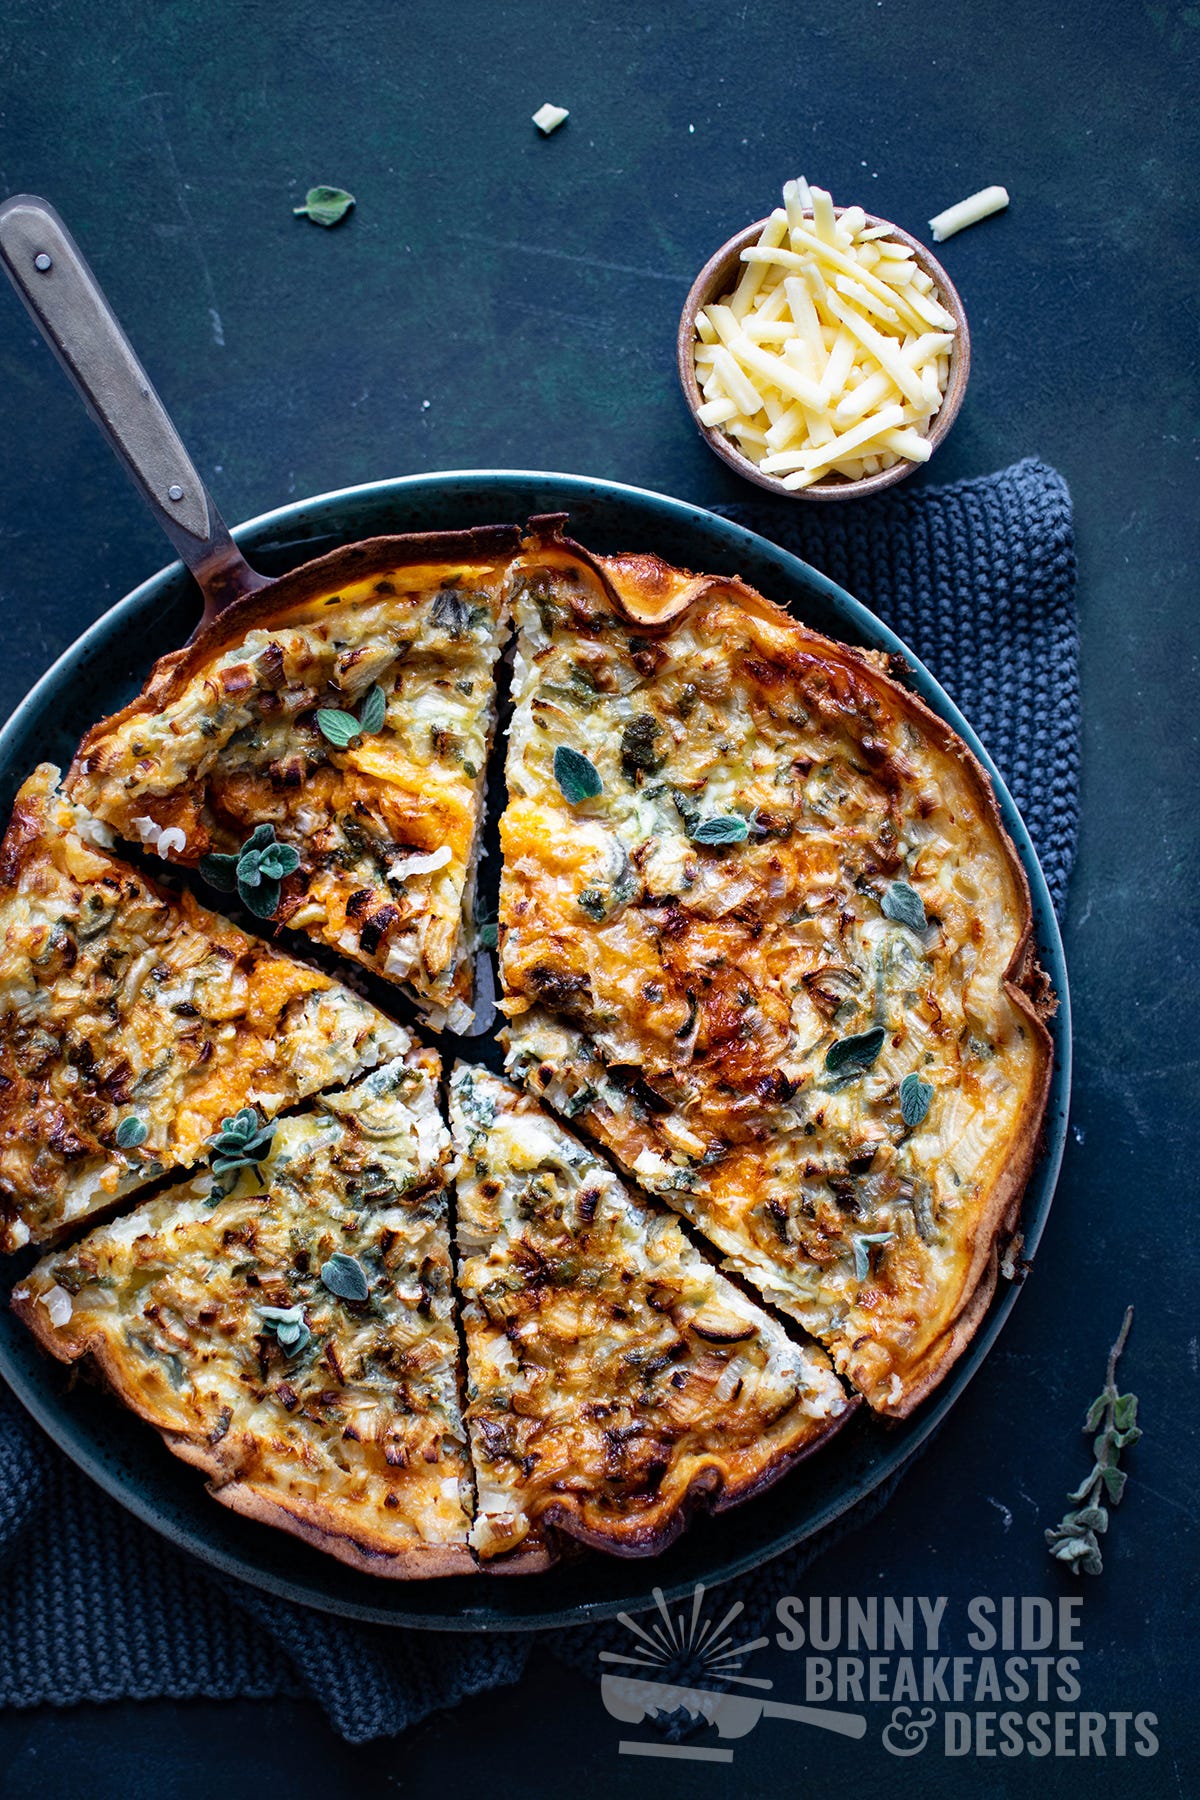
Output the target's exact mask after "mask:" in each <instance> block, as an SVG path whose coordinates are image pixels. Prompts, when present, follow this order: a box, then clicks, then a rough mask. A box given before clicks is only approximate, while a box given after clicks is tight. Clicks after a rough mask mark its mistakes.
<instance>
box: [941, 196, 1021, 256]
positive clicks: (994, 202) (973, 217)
mask: <svg viewBox="0 0 1200 1800" xmlns="http://www.w3.org/2000/svg"><path fill="white" fill-rule="evenodd" d="M1007 205H1008V189H1007V188H1002V187H986V188H980V190H979V192H978V193H977V194H971V195H970V196H969V198H968V199H966V200H960V201H959V202H958V205H957V206H948V207H947V208H946V210H945V212H940V213H938V214H937V215H936V217H934V218H932V219H930V221H929V229H930V231H932V233H933V241H934V243H935V244H944V243H945V241H946V239H947V238H948V237H953V236H954V234H955V232H956V231H963V230H965V229H966V227H967V226H968V225H978V223H979V221H980V219H990V218H991V216H992V214H993V213H997V212H1003V211H1004V208H1005V207H1006V206H1007Z"/></svg>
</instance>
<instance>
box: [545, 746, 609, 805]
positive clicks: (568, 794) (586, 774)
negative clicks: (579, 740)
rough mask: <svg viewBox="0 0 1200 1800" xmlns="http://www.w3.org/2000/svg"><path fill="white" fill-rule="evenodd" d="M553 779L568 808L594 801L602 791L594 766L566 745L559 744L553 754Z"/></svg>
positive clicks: (601, 783) (602, 785)
mask: <svg viewBox="0 0 1200 1800" xmlns="http://www.w3.org/2000/svg"><path fill="white" fill-rule="evenodd" d="M554 779H555V781H557V783H558V785H559V788H560V790H561V792H562V797H563V799H564V800H565V801H567V803H568V805H570V806H578V805H579V803H580V801H582V800H594V799H595V798H596V795H597V794H601V793H603V791H604V783H603V782H602V781H601V779H600V776H599V774H598V773H597V771H596V766H595V764H594V763H592V762H589V760H588V758H587V757H586V756H583V755H581V754H580V752H579V751H578V750H572V749H571V748H570V746H569V745H567V744H560V745H559V746H558V749H557V750H556V751H555V752H554Z"/></svg>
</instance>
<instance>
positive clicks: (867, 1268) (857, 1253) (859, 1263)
mask: <svg viewBox="0 0 1200 1800" xmlns="http://www.w3.org/2000/svg"><path fill="white" fill-rule="evenodd" d="M895 1235H896V1234H895V1232H894V1231H864V1232H861V1233H860V1234H859V1235H858V1236H857V1237H856V1238H855V1239H854V1275H855V1279H856V1280H858V1281H866V1280H867V1279H868V1277H869V1276H870V1273H871V1245H872V1244H890V1243H891V1241H892V1239H893V1238H894V1237H895Z"/></svg>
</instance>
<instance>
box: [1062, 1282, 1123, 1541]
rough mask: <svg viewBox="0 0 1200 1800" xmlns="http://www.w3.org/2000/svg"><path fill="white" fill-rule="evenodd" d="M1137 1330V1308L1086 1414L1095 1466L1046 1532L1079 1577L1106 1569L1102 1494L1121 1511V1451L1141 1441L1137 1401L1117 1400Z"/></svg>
mask: <svg viewBox="0 0 1200 1800" xmlns="http://www.w3.org/2000/svg"><path fill="white" fill-rule="evenodd" d="M1132 1324H1133V1308H1132V1306H1130V1307H1128V1308H1126V1312H1125V1319H1124V1322H1123V1323H1122V1326H1121V1330H1120V1334H1119V1336H1118V1338H1117V1341H1116V1343H1115V1344H1114V1345H1113V1347H1112V1349H1111V1350H1110V1351H1109V1353H1108V1373H1107V1377H1106V1379H1105V1383H1104V1388H1103V1391H1102V1392H1101V1393H1100V1394H1099V1395H1098V1396H1097V1397H1096V1399H1095V1400H1093V1401H1092V1404H1091V1405H1090V1406H1089V1408H1088V1415H1087V1418H1086V1419H1085V1420H1084V1425H1083V1429H1084V1431H1087V1432H1095V1433H1096V1436H1095V1438H1094V1439H1093V1442H1092V1454H1093V1455H1094V1457H1095V1459H1096V1460H1095V1464H1094V1466H1093V1468H1092V1472H1091V1474H1090V1475H1089V1476H1088V1478H1087V1480H1086V1481H1083V1482H1081V1483H1080V1485H1079V1486H1078V1487H1077V1488H1076V1489H1075V1492H1074V1493H1073V1494H1068V1495H1067V1499H1068V1500H1070V1501H1072V1502H1073V1503H1074V1510H1073V1511H1071V1512H1068V1513H1064V1514H1063V1516H1062V1518H1061V1519H1060V1520H1059V1522H1058V1524H1057V1525H1056V1526H1055V1527H1054V1529H1053V1530H1052V1531H1047V1532H1046V1534H1045V1535H1046V1544H1047V1547H1048V1548H1049V1551H1050V1554H1051V1556H1053V1557H1054V1558H1055V1560H1056V1561H1057V1562H1064V1563H1067V1564H1069V1566H1070V1568H1071V1570H1072V1572H1073V1573H1074V1574H1076V1575H1099V1573H1100V1571H1101V1569H1103V1567H1104V1559H1103V1557H1102V1556H1101V1555H1100V1543H1099V1537H1100V1534H1101V1533H1102V1532H1105V1531H1107V1530H1108V1508H1107V1507H1106V1506H1103V1505H1102V1504H1101V1494H1102V1493H1103V1495H1104V1497H1105V1498H1106V1499H1107V1500H1108V1501H1109V1503H1110V1504H1111V1505H1113V1506H1119V1505H1120V1503H1121V1496H1122V1495H1123V1494H1124V1492H1125V1483H1126V1481H1127V1480H1128V1479H1129V1477H1128V1476H1127V1475H1126V1473H1125V1471H1124V1469H1122V1468H1119V1467H1118V1464H1119V1462H1120V1460H1121V1452H1122V1450H1125V1449H1128V1447H1129V1445H1130V1444H1136V1443H1137V1441H1138V1439H1139V1438H1140V1437H1141V1435H1142V1434H1141V1431H1140V1430H1139V1428H1138V1423H1137V1410H1138V1403H1137V1395H1136V1394H1118V1392H1117V1364H1118V1363H1119V1362H1120V1360H1121V1352H1122V1351H1123V1350H1124V1348H1125V1344H1126V1340H1127V1339H1128V1337H1129V1327H1130V1326H1131V1325H1132Z"/></svg>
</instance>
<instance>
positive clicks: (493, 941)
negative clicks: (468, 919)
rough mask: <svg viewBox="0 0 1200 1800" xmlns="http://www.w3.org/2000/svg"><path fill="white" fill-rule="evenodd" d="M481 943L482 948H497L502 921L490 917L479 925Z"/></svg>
mask: <svg viewBox="0 0 1200 1800" xmlns="http://www.w3.org/2000/svg"><path fill="white" fill-rule="evenodd" d="M479 943H480V947H481V949H484V950H496V949H498V948H499V944H500V923H499V921H498V920H497V919H488V920H487V921H485V923H484V924H482V925H481V926H480V927H479Z"/></svg>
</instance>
